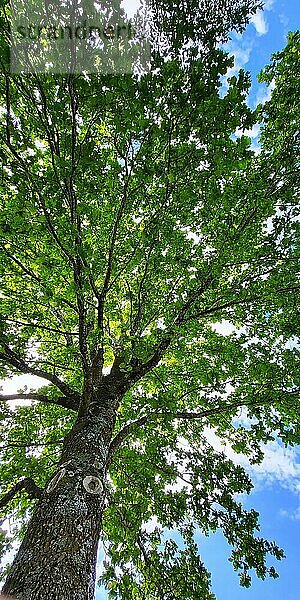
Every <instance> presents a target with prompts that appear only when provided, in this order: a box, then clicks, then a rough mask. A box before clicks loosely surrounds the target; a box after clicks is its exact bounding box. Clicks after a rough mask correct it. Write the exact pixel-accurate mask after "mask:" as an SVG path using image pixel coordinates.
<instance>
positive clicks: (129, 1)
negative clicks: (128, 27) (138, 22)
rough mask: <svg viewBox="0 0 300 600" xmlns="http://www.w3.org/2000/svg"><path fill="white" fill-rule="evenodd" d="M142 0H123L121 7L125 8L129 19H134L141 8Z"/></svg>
mask: <svg viewBox="0 0 300 600" xmlns="http://www.w3.org/2000/svg"><path fill="white" fill-rule="evenodd" d="M140 6H141V3H140V0H122V2H121V7H122V8H124V10H125V12H126V15H127V17H128V18H129V19H132V18H133V17H134V15H135V14H136V12H137V10H138V9H139V8H140Z"/></svg>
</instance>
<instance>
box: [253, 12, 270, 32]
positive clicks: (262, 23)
mask: <svg viewBox="0 0 300 600" xmlns="http://www.w3.org/2000/svg"><path fill="white" fill-rule="evenodd" d="M250 23H252V25H254V27H255V29H256V33H257V34H258V35H265V34H266V33H267V32H268V29H269V28H268V24H267V22H266V19H265V16H264V14H263V11H262V10H258V11H257V13H255V15H253V17H251V20H250Z"/></svg>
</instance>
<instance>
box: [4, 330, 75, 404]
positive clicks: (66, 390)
mask: <svg viewBox="0 0 300 600" xmlns="http://www.w3.org/2000/svg"><path fill="white" fill-rule="evenodd" d="M0 343H1V345H2V347H3V349H4V352H0V360H3V361H4V362H5V363H8V364H9V365H11V366H13V367H15V369H17V370H18V371H21V373H25V374H27V373H29V374H30V375H36V376H37V377H41V378H42V379H46V380H47V381H51V383H53V385H55V386H56V387H57V388H58V389H59V390H60V391H61V392H62V393H63V394H64V395H66V396H67V397H71V398H74V397H75V398H78V394H77V392H75V391H74V390H72V388H70V387H69V386H68V384H66V383H65V382H64V381H61V379H59V377H57V375H54V374H53V373H48V372H47V371H42V370H41V369H35V368H33V367H30V365H28V364H27V363H26V361H25V360H24V359H23V358H21V357H20V356H19V355H18V354H16V352H14V351H13V350H11V348H10V347H9V346H8V345H7V344H6V343H4V342H3V341H1V342H0Z"/></svg>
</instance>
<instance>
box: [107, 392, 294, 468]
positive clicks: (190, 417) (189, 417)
mask: <svg viewBox="0 0 300 600" xmlns="http://www.w3.org/2000/svg"><path fill="white" fill-rule="evenodd" d="M287 393H288V394H298V393H299V390H295V391H291V392H287ZM270 402H272V398H266V399H265V400H260V401H257V402H252V403H251V404H247V403H246V402H233V403H232V404H226V405H224V406H216V407H215V408H209V409H207V410H203V411H201V412H188V411H179V412H176V413H173V412H158V411H156V412H152V413H148V415H145V416H143V417H140V418H139V419H136V420H135V421H131V422H130V423H127V424H126V425H124V427H123V428H122V429H121V430H120V431H119V432H118V433H117V435H115V437H114V438H113V440H112V441H111V444H110V448H109V453H108V460H107V462H108V465H109V464H110V462H111V460H112V456H113V454H114V453H115V452H116V450H117V449H118V448H119V446H120V445H121V444H122V442H123V441H124V439H125V438H126V437H128V435H130V433H131V432H132V430H133V429H134V428H135V427H142V426H143V425H144V424H145V423H146V422H147V421H149V420H153V419H154V420H155V419H164V418H168V419H171V420H174V419H183V420H185V421H195V420H198V419H204V418H206V417H210V416H212V415H218V414H222V413H226V412H228V411H232V410H233V409H236V408H242V407H243V406H246V408H252V407H253V406H261V405H262V404H268V403H270Z"/></svg>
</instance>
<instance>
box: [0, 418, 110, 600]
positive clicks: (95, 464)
mask: <svg viewBox="0 0 300 600" xmlns="http://www.w3.org/2000/svg"><path fill="white" fill-rule="evenodd" d="M114 423H115V411H114V410H113V409H101V411H99V410H98V411H97V414H96V415H94V416H93V417H91V418H89V419H85V420H84V421H77V422H76V423H75V425H74V427H73V429H72V430H71V432H70V433H69V435H68V436H67V438H66V439H65V442H64V448H63V452H62V456H61V459H60V461H59V464H58V468H57V470H56V471H55V473H54V475H53V476H52V477H51V479H50V480H49V482H48V483H47V485H46V487H45V490H44V493H43V495H42V497H41V499H40V500H39V502H38V505H37V507H36V509H35V511H34V514H33V516H32V518H31V521H30V523H29V525H28V528H27V531H26V534H25V537H24V540H23V542H22V544H21V546H20V549H19V552H18V554H17V556H16V558H15V560H14V562H13V565H12V568H11V571H10V573H9V575H8V577H7V579H6V582H5V585H4V588H3V593H6V594H9V595H12V596H14V597H16V598H17V600H92V598H93V597H94V589H95V570H96V560H97V548H98V541H99V537H100V531H101V516H102V512H103V507H104V498H105V490H104V480H105V475H106V459H107V452H108V448H109V444H110V440H111V437H112V431H113V426H114Z"/></svg>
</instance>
